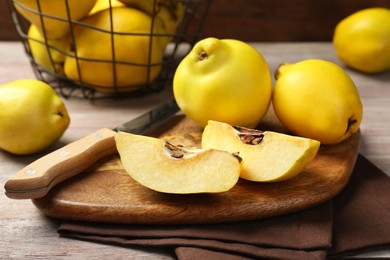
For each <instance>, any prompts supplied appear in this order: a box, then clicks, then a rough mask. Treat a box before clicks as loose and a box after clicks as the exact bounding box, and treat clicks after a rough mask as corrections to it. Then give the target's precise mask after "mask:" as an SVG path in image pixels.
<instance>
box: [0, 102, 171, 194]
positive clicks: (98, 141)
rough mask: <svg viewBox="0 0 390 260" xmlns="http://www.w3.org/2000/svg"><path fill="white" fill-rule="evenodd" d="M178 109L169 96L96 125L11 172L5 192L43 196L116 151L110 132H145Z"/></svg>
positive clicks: (163, 121) (158, 124) (159, 124)
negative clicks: (123, 118)
mask: <svg viewBox="0 0 390 260" xmlns="http://www.w3.org/2000/svg"><path fill="white" fill-rule="evenodd" d="M178 111H179V107H178V106H177V104H176V102H175V100H174V99H173V100H171V101H169V102H167V103H165V104H163V105H160V106H159V107H156V108H155V109H153V110H151V111H149V112H146V113H145V114H142V115H140V116H139V117H137V118H135V119H133V120H131V121H129V122H126V123H124V124H122V125H121V126H118V127H116V128H114V129H113V130H111V129H108V128H103V129H100V130H98V131H96V132H94V133H92V134H89V135H87V136H85V137H83V138H82V139H79V140H77V141H75V142H72V143H70V144H68V145H66V146H64V147H62V148H60V149H58V150H56V151H54V152H51V153H49V154H47V155H45V156H43V157H41V158H40V159H38V160H36V161H34V162H32V163H31V164H29V165H27V166H26V167H24V168H23V169H21V170H20V171H18V172H17V173H15V174H14V175H13V176H12V177H11V178H10V179H9V180H8V181H7V182H6V183H5V185H4V189H5V194H6V195H7V197H9V198H11V199H36V198H41V197H44V196H45V195H46V194H47V193H48V192H49V190H50V189H51V188H53V187H54V186H55V185H57V184H58V183H60V182H62V181H64V180H66V179H69V178H71V177H73V176H75V175H77V174H78V173H81V172H83V171H84V170H86V169H87V168H89V167H91V166H92V165H93V164H94V163H95V162H97V161H98V160H100V159H102V158H104V157H107V156H109V155H112V154H115V153H117V149H116V144H115V140H114V136H115V135H116V133H117V132H118V131H124V132H129V133H133V134H145V133H147V132H148V131H151V130H152V129H155V128H156V127H158V126H161V125H162V124H163V123H165V122H167V121H168V120H169V119H170V118H171V117H173V115H174V114H176V113H177V112H178Z"/></svg>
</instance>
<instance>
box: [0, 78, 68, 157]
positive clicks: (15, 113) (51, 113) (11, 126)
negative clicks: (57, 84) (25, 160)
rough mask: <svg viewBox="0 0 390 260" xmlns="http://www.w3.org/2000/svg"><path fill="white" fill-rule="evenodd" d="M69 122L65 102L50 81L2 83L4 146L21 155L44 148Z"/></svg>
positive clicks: (0, 133)
mask: <svg viewBox="0 0 390 260" xmlns="http://www.w3.org/2000/svg"><path fill="white" fill-rule="evenodd" d="M69 123H70V118H69V114H68V111H67V109H66V107H65V105H64V103H63V101H62V100H61V99H60V97H59V96H58V95H57V93H56V92H55V91H54V90H53V89H52V88H51V87H50V86H49V85H47V84H46V83H44V82H42V81H39V80H35V79H24V80H16V81H12V82H9V83H6V84H4V85H2V86H0V149H3V150H5V151H8V152H10V153H13V154H18V155H25V154H32V153H36V152H39V151H42V150H44V149H46V148H48V147H49V146H50V145H52V144H54V143H55V142H57V141H58V140H59V139H60V138H61V136H62V135H63V133H64V132H65V130H66V129H67V127H68V126H69Z"/></svg>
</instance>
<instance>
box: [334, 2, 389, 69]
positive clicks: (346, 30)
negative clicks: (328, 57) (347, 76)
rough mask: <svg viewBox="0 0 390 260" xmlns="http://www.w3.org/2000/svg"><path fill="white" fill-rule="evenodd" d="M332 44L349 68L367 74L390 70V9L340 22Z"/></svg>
mask: <svg viewBox="0 0 390 260" xmlns="http://www.w3.org/2000/svg"><path fill="white" fill-rule="evenodd" d="M333 44H334V47H335V49H336V52H337V55H338V57H339V58H340V60H342V61H343V62H344V63H345V64H346V65H348V66H350V67H352V68H354V69H356V70H358V71H362V72H365V73H379V72H383V71H387V70H390V9H388V8H382V7H374V8H368V9H363V10H360V11H358V12H355V13H353V14H352V15H350V16H348V17H346V18H344V19H343V20H341V21H340V22H339V23H338V24H337V26H336V28H335V31H334V35H333Z"/></svg>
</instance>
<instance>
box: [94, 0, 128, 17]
mask: <svg viewBox="0 0 390 260" xmlns="http://www.w3.org/2000/svg"><path fill="white" fill-rule="evenodd" d="M110 4H111V7H116V6H124V5H125V4H124V3H122V2H120V1H119V0H97V1H96V3H95V5H94V6H93V8H92V10H91V11H90V12H89V14H88V15H92V14H94V13H97V12H99V11H102V10H106V9H109V8H110Z"/></svg>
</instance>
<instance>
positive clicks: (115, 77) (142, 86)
mask: <svg viewBox="0 0 390 260" xmlns="http://www.w3.org/2000/svg"><path fill="white" fill-rule="evenodd" d="M29 1H30V2H31V1H34V2H36V8H31V7H29V6H27V5H26V4H24V2H25V1H23V0H9V2H8V3H9V9H10V12H11V17H12V20H13V23H14V25H15V28H16V30H17V32H18V34H19V36H20V37H21V39H22V42H23V45H24V49H25V52H26V54H27V56H28V57H29V60H30V63H31V66H32V68H33V71H34V73H35V76H36V78H37V79H39V80H42V81H44V82H46V83H48V84H50V85H51V86H52V87H54V88H55V89H56V90H57V91H58V92H59V93H60V94H61V95H62V96H64V97H69V96H73V95H78V96H80V95H81V96H82V97H84V98H96V97H99V96H101V97H107V96H109V97H112V96H116V97H118V96H126V95H127V94H131V95H133V94H134V93H137V92H142V93H145V92H150V91H159V90H161V89H163V88H164V87H166V86H170V85H171V84H172V79H173V75H174V72H175V69H176V67H177V66H178V64H179V63H180V61H181V60H182V59H183V57H184V56H185V55H186V54H187V53H188V52H189V51H190V50H191V48H192V47H193V45H194V44H195V43H196V42H197V41H198V40H199V38H200V37H201V34H202V32H203V29H204V26H205V20H206V17H207V15H208V11H209V8H210V5H211V0H143V1H150V2H152V9H151V10H152V11H151V14H149V15H150V19H151V20H150V28H149V30H148V31H146V32H145V31H144V32H136V31H135V32H132V31H125V32H123V31H117V30H116V29H115V24H114V21H115V19H114V18H115V17H114V15H115V12H114V11H116V8H120V7H115V6H114V5H113V0H106V1H108V7H107V9H106V10H105V12H108V13H109V16H108V17H109V29H108V30H105V29H103V28H101V27H98V26H94V25H91V24H88V23H87V22H84V20H83V19H81V20H75V19H72V18H71V17H72V14H71V8H70V6H69V3H68V1H70V0H63V1H64V2H65V8H66V16H65V17H59V16H55V15H51V14H49V13H47V12H46V13H45V12H43V11H42V2H44V1H45V0H29ZM60 1H62V0H60ZM161 1H165V2H166V3H167V2H169V3H168V4H169V5H168V6H174V5H175V6H177V5H181V6H180V7H181V8H182V17H181V19H180V23H178V24H177V28H175V29H176V30H175V31H172V32H166V31H160V32H156V26H157V25H156V23H157V19H158V18H157V16H158V10H159V9H158V8H161V7H159V4H161ZM126 8H128V7H126ZM131 8H135V7H131ZM20 10H23V11H24V12H29V13H31V14H32V15H36V16H37V17H39V22H40V24H41V30H42V33H41V35H42V38H40V39H39V38H38V37H31V35H30V34H29V29H30V27H31V21H30V20H27V19H26V18H25V16H23V15H22V14H21V12H20ZM92 15H93V14H92ZM47 19H50V20H53V21H61V22H63V23H66V24H67V26H68V29H69V38H70V46H69V48H67V49H65V50H64V49H62V48H59V47H58V46H57V45H55V44H53V41H51V40H50V39H48V36H47V33H46V32H47V28H46V26H47V24H48V23H47ZM76 27H79V28H85V30H93V31H98V32H99V33H102V34H108V35H109V39H110V40H109V41H108V43H107V45H108V47H107V49H108V51H109V52H111V54H110V55H109V56H111V58H110V59H101V58H94V57H92V58H91V57H84V56H82V55H80V54H79V53H78V48H77V46H78V44H80V42H78V38H77V35H76V32H75V28H76ZM123 36H124V37H145V39H147V40H148V46H147V48H148V49H147V59H146V60H145V61H144V62H139V61H138V62H137V61H131V60H121V59H120V58H117V56H118V55H117V52H118V49H116V46H115V45H116V44H117V41H118V39H121V38H119V37H123ZM156 39H157V40H158V39H160V40H161V39H164V40H166V41H167V44H166V45H165V46H166V47H165V48H164V51H163V55H161V58H160V59H158V61H156V59H153V58H152V57H153V55H155V54H154V53H153V51H155V50H154V49H153V47H154V46H153V44H156ZM167 39H169V40H167ZM161 41H162V40H161ZM32 42H34V43H35V44H40V45H42V46H43V48H45V51H46V55H47V58H48V64H49V65H47V64H46V66H43V65H42V64H41V63H40V62H39V61H37V59H36V57H34V55H33V52H32V48H31V44H33V43H32ZM157 43H158V42H157ZM130 44H131V42H130ZM41 48H42V47H41ZM53 52H57V53H60V54H61V55H63V56H64V57H65V59H73V60H74V61H75V64H76V68H77V72H76V74H77V76H75V77H73V78H70V77H69V76H68V75H67V74H66V73H64V72H63V67H61V66H63V64H61V65H60V67H58V66H59V64H58V63H56V61H55V57H54V54H53ZM84 63H85V64H91V65H90V66H91V67H89V69H90V70H92V71H93V70H94V67H92V66H94V65H97V64H102V63H104V64H109V65H110V68H111V70H112V73H111V72H110V75H111V74H112V79H111V80H112V84H107V85H101V84H98V85H96V84H94V83H91V82H89V81H88V80H84V78H85V77H84V75H85V74H84V75H83V73H84V72H85V70H83V69H82V64H84ZM121 66H124V67H126V68H128V69H129V70H131V69H133V68H136V67H138V68H144V70H143V71H145V79H144V80H143V82H141V83H135V84H127V85H124V84H119V83H120V82H119V80H120V79H119V76H121V77H123V73H122V74H120V75H119V73H118V69H119V68H121ZM155 71H158V73H157V75H154V76H152V75H151V74H152V73H154V74H156V73H155ZM96 73H98V71H97V72H96ZM125 73H126V72H125ZM131 74H132V73H131V72H130V71H129V74H128V75H129V77H131ZM133 74H134V73H133ZM125 75H127V74H125ZM97 76H99V75H97ZM130 81H131V80H130Z"/></svg>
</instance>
